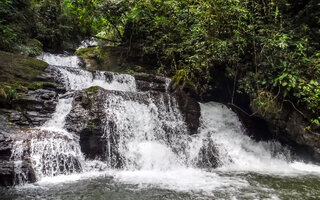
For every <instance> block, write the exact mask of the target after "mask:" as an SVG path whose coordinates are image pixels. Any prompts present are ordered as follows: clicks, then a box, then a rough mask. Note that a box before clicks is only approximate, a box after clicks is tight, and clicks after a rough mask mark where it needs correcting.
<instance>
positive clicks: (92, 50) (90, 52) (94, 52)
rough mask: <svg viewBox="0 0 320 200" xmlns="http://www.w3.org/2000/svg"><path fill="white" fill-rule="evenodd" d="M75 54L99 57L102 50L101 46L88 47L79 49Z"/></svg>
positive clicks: (92, 57) (86, 57)
mask: <svg viewBox="0 0 320 200" xmlns="http://www.w3.org/2000/svg"><path fill="white" fill-rule="evenodd" d="M75 54H77V55H78V56H80V57H82V58H84V59H99V58H100V57H101V50H100V48H99V47H88V48H83V49H79V50H77V51H76V52H75Z"/></svg>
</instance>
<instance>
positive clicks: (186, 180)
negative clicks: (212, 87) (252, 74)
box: [0, 53, 320, 199]
mask: <svg viewBox="0 0 320 200" xmlns="http://www.w3.org/2000/svg"><path fill="white" fill-rule="evenodd" d="M39 58H40V59H42V60H44V61H46V62H48V63H49V64H50V65H53V66H56V68H57V70H59V71H60V72H61V74H62V76H63V80H64V83H65V86H66V88H67V90H68V92H67V94H64V95H61V97H60V99H59V102H58V105H57V107H56V111H55V113H54V114H53V117H52V119H50V120H49V121H47V122H46V123H45V124H44V125H43V126H42V127H39V130H41V131H43V132H44V133H45V134H44V136H43V137H42V135H43V134H42V135H40V136H39V134H37V133H36V132H37V131H36V130H35V133H31V138H32V139H31V141H30V143H31V153H30V159H31V161H32V163H33V168H34V169H35V172H36V175H37V179H38V181H37V182H36V183H34V184H24V185H21V186H18V187H16V188H12V189H10V190H2V189H0V193H1V194H2V197H3V199H319V198H320V189H318V186H317V185H320V167H319V166H316V165H313V164H307V163H303V162H300V161H295V160H292V159H291V157H290V152H289V150H287V149H286V148H284V147H282V146H281V145H280V144H279V143H277V142H255V141H254V140H252V139H251V138H250V137H248V136H247V135H245V132H244V129H243V127H242V125H241V123H240V121H239V119H238V117H237V116H236V114H235V113H233V112H232V111H231V110H230V109H228V108H227V107H226V106H224V105H222V104H219V103H214V102H210V103H205V104H200V107H201V119H200V128H199V132H198V134H196V135H192V136H190V135H188V134H187V127H186V124H185V122H184V121H183V118H182V114H181V113H180V111H179V108H178V104H177V102H176V101H175V99H174V98H173V97H171V96H170V95H168V94H166V93H163V94H162V95H160V96H159V98H157V99H154V98H153V96H152V94H150V93H148V92H140V91H138V90H137V87H136V81H135V78H134V77H133V76H131V75H123V74H116V73H111V72H95V73H91V72H88V71H85V70H83V69H81V67H80V60H79V58H77V57H76V56H66V55H54V54H49V53H44V54H43V55H41V56H40V57H39ZM168 81H169V80H168ZM168 81H167V82H168ZM91 86H100V87H102V88H104V89H106V90H112V91H119V92H114V93H112V94H113V95H111V96H109V98H108V99H107V100H106V102H105V108H104V109H105V113H106V119H105V120H104V123H105V124H110V123H113V124H115V126H114V128H113V129H112V130H111V129H108V128H106V129H105V131H104V135H103V137H105V138H106V139H107V140H108V141H111V138H112V137H115V136H117V140H118V143H117V145H116V146H115V147H111V144H110V143H107V146H106V148H109V149H111V148H115V150H114V151H117V153H118V154H117V158H115V157H114V154H111V153H110V152H112V151H111V150H109V151H107V152H109V154H108V155H106V157H108V158H109V159H107V161H100V160H86V159H85V158H84V156H83V155H82V152H81V147H80V145H79V138H78V136H77V135H74V134H71V133H68V131H66V130H65V129H64V125H65V119H66V116H67V115H68V113H69V112H70V110H71V108H72V101H73V92H74V91H77V90H82V89H86V88H89V87H91ZM138 98H140V99H143V102H141V101H137V99H138ZM106 127H107V126H106ZM32 134H34V136H32ZM16 146H17V147H16V148H15V151H14V154H13V156H12V159H13V160H15V162H16V163H17V166H16V167H17V168H19V165H20V164H21V162H19V161H20V160H21V156H22V154H23V151H22V150H21V148H22V146H23V145H22V141H17V143H16ZM213 154H217V155H218V157H217V160H216V162H217V164H218V167H217V168H210V167H208V166H210V163H209V162H210V159H208V157H210V155H213ZM119 158H121V159H120V160H121V161H119V162H121V166H122V168H121V169H116V168H115V167H114V166H115V164H114V163H115V162H116V160H119ZM20 179H21V180H20V182H23V180H22V179H23V174H22V175H21V177H20Z"/></svg>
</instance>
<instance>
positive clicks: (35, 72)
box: [0, 51, 55, 105]
mask: <svg viewBox="0 0 320 200" xmlns="http://www.w3.org/2000/svg"><path fill="white" fill-rule="evenodd" d="M47 67H48V64H47V63H46V62H43V61H41V60H37V59H35V58H31V57H27V56H23V55H16V54H12V53H8V52H3V51H0V98H1V101H2V105H3V102H5V101H10V100H12V99H13V98H16V97H17V96H18V95H17V94H18V93H26V92H28V90H29V89H30V90H36V89H40V88H44V87H55V86H54V84H53V83H47V82H35V80H36V78H37V77H38V76H39V75H41V74H43V73H44V71H45V69H46V68H47Z"/></svg>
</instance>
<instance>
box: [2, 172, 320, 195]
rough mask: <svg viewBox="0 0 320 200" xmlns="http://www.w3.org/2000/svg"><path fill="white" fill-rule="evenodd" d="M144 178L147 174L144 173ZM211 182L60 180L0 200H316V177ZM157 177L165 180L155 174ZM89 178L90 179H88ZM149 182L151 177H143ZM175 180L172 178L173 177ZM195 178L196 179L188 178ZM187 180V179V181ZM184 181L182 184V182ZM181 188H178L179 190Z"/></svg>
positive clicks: (229, 176) (232, 176) (248, 176)
mask: <svg viewBox="0 0 320 200" xmlns="http://www.w3.org/2000/svg"><path fill="white" fill-rule="evenodd" d="M145 173H146V174H147V173H148V172H145ZM209 174H211V175H212V176H216V179H217V180H218V181H217V182H214V181H213V180H211V182H210V181H209V182H208V183H207V186H205V185H204V183H200V184H202V185H201V186H199V185H193V184H192V183H190V184H191V185H192V186H193V187H194V189H192V187H190V188H189V187H186V186H184V185H183V183H172V182H171V183H170V181H169V180H170V177H166V178H167V181H169V182H167V183H166V184H163V183H159V182H158V183H151V182H152V181H148V180H146V181H141V180H138V181H139V183H138V181H137V183H134V181H133V180H130V175H131V176H132V177H131V178H134V177H135V178H137V179H139V176H140V175H137V174H134V172H127V174H126V173H124V172H123V171H122V172H110V174H103V175H102V174H95V173H93V174H90V173H88V174H83V175H71V176H60V177H55V178H49V179H47V180H42V181H40V182H38V183H36V184H31V185H26V186H23V187H18V188H15V189H3V188H2V189H1V199H5V200H9V199H10V200H11V199H66V200H67V199H92V200H93V199H110V200H120V199H121V200H123V199H130V200H135V199H136V200H143V199H146V200H147V199H288V200H289V199H306V200H307V199H315V200H316V199H319V198H320V189H319V185H320V177H319V176H317V175H311V174H310V175H297V176H293V175H292V176H281V175H263V174H257V173H239V172H238V173H235V172H233V173H232V172H210V173H209ZM209 174H208V175H209ZM158 176H164V175H163V174H161V173H160V174H158ZM90 177H91V178H90ZM147 177H149V178H150V176H149V175H148V176H146V177H145V178H146V179H147ZM174 178H175V177H174ZM189 178H196V177H189ZM187 179H188V177H187ZM182 181H183V180H182ZM179 187H180V188H179Z"/></svg>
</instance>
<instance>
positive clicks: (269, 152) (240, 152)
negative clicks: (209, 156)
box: [200, 102, 320, 175]
mask: <svg viewBox="0 0 320 200" xmlns="http://www.w3.org/2000/svg"><path fill="white" fill-rule="evenodd" d="M201 112H202V116H201V121H202V124H201V127H200V134H202V135H206V134H210V135H211V139H212V140H213V141H214V144H215V146H216V147H217V149H218V152H219V153H218V155H219V160H220V162H221V165H222V166H221V167H220V168H219V170H222V171H243V172H258V173H263V174H268V173H271V174H280V175H297V174H305V173H308V172H318V173H319V175H320V167H319V166H316V165H311V164H304V163H302V162H297V161H295V162H293V163H291V161H290V158H288V154H287V152H286V151H285V149H280V148H279V147H281V146H280V144H279V143H277V142H255V141H254V140H252V139H251V138H250V137H249V136H247V135H245V134H244V130H243V128H242V125H241V122H240V121H239V119H238V117H237V116H236V114H235V113H234V112H232V111H231V110H230V109H228V108H227V107H226V106H224V105H222V104H219V103H214V102H211V103H206V104H201ZM279 149H280V150H282V151H284V152H278V154H277V155H274V150H279Z"/></svg>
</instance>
